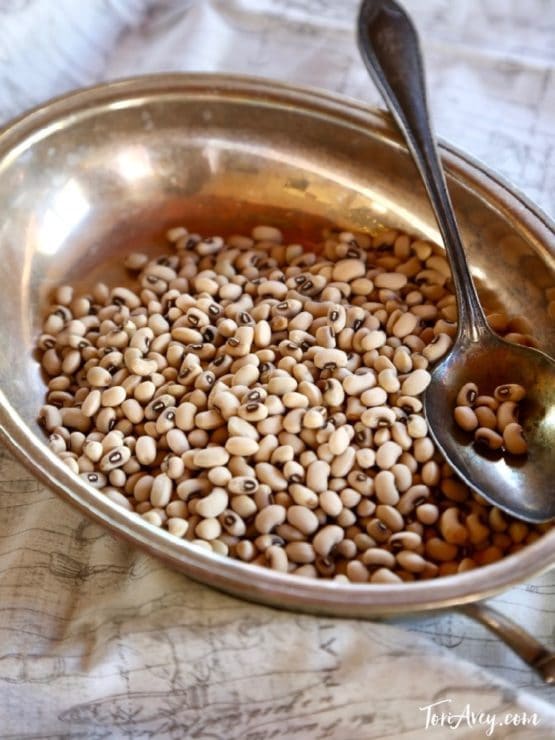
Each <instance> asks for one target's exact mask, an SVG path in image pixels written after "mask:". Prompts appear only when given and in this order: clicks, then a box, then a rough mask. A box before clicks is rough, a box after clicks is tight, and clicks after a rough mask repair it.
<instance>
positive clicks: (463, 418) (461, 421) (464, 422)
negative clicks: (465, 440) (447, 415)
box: [453, 405, 479, 432]
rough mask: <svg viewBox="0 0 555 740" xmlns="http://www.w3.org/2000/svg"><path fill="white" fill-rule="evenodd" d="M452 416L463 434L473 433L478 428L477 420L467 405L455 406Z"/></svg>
mask: <svg viewBox="0 0 555 740" xmlns="http://www.w3.org/2000/svg"><path fill="white" fill-rule="evenodd" d="M453 416H454V418H455V421H456V423H457V426H459V427H460V428H461V429H463V430H464V431H465V432H473V431H474V430H475V429H477V428H478V423H479V422H478V418H477V416H476V414H475V413H474V411H473V410H472V409H471V408H470V406H469V405H465V406H456V407H455V410H454V412H453Z"/></svg>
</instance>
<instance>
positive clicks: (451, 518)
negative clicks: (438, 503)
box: [439, 506, 468, 545]
mask: <svg viewBox="0 0 555 740" xmlns="http://www.w3.org/2000/svg"><path fill="white" fill-rule="evenodd" d="M459 515H460V512H459V509H458V508H457V507H455V506H450V507H449V508H448V509H445V511H444V512H443V513H442V514H441V517H440V519H439V529H440V532H441V536H442V537H443V539H444V540H445V542H449V543H450V544H453V545H464V544H465V543H466V542H467V540H468V530H467V529H466V527H465V526H464V524H461V522H460V521H459Z"/></svg>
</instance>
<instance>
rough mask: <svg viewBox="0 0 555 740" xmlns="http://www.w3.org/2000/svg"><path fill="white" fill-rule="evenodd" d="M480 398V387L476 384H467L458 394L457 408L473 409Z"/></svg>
mask: <svg viewBox="0 0 555 740" xmlns="http://www.w3.org/2000/svg"><path fill="white" fill-rule="evenodd" d="M477 397H478V386H477V385H476V383H465V384H464V385H463V386H462V387H461V388H460V390H459V392H458V393H457V400H456V403H457V406H469V407H473V406H474V403H475V402H476V398H477Z"/></svg>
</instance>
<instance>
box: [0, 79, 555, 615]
mask: <svg viewBox="0 0 555 740" xmlns="http://www.w3.org/2000/svg"><path fill="white" fill-rule="evenodd" d="M172 91H173V92H175V93H179V94H181V95H183V94H187V92H189V93H194V92H196V93H200V92H201V91H204V94H206V95H207V97H209V98H212V99H213V98H214V97H215V96H222V95H223V96H225V97H231V96H233V95H235V96H236V97H237V96H240V97H243V98H247V97H248V98H250V100H260V99H261V96H262V99H263V102H266V103H268V102H271V101H272V100H273V101H275V102H280V101H281V103H282V104H284V103H287V104H288V105H291V104H292V103H293V104H295V108H296V109H297V110H299V111H301V112H303V111H304V112H305V113H312V114H315V113H317V114H320V115H326V116H328V118H329V117H330V116H331V117H332V118H333V119H334V121H335V123H336V124H337V125H340V124H342V125H346V124H348V123H349V122H351V123H353V121H355V122H356V123H357V125H358V126H362V125H363V124H364V123H365V122H366V124H367V125H368V123H369V122H373V125H374V127H375V128H376V127H377V128H381V129H382V130H383V134H384V136H386V137H387V139H388V140H389V141H390V142H395V143H396V145H398V146H399V147H400V148H401V149H404V150H406V147H405V146H404V144H403V142H402V140H401V138H400V135H399V134H398V133H397V132H396V130H395V129H394V127H393V126H392V119H391V118H390V117H389V114H387V113H386V112H385V111H382V110H380V109H377V108H373V107H371V106H366V105H365V104H363V103H361V102H360V101H357V100H354V99H351V98H348V97H346V96H343V95H339V94H335V93H330V92H327V91H324V90H319V89H317V88H314V87H306V86H299V85H289V84H287V83H282V82H277V81H274V80H268V79H264V78H261V77H252V76H243V75H220V74H208V73H172V74H156V75H141V76H136V77H129V78H125V79H119V80H115V81H111V82H108V83H102V84H100V85H93V86H90V87H87V88H82V89H79V90H76V91H71V92H69V93H66V94H64V95H60V96H57V97H56V98H53V99H51V100H49V101H46V102H45V103H41V104H40V105H38V106H35V107H34V108H32V109H31V110H29V111H27V112H26V113H23V114H22V115H21V116H18V117H17V118H15V119H13V120H12V121H10V122H8V123H7V124H6V126H4V127H3V128H0V162H1V160H2V158H3V157H4V156H5V154H6V153H8V152H12V151H13V149H14V146H17V142H19V144H20V145H22V144H23V142H25V141H26V140H27V139H28V138H29V136H31V135H32V134H33V133H35V134H39V132H40V131H41V130H43V129H45V128H47V127H48V123H49V122H50V123H51V122H52V121H53V120H56V119H63V120H66V119H67V118H70V117H71V115H72V114H73V116H75V117H76V118H79V116H80V114H81V115H83V114H85V115H86V114H88V113H90V112H91V111H93V110H97V109H98V108H101V107H102V105H103V104H106V103H107V101H108V100H112V101H113V100H114V99H115V98H116V99H117V98H120V99H121V98H122V96H124V99H126V100H127V99H129V102H130V104H131V101H133V100H135V99H137V98H138V97H139V93H140V92H142V93H143V95H142V98H143V102H145V101H146V99H147V97H150V98H154V97H160V96H164V95H167V94H169V93H171V92H172ZM45 135H48V133H47V132H46V134H45ZM440 151H441V152H442V156H443V158H444V159H445V161H446V169H447V171H448V173H449V175H450V177H451V178H453V179H454V180H455V181H457V182H460V183H462V184H464V185H465V186H466V187H471V188H472V191H473V192H476V193H477V194H478V195H481V196H482V197H484V196H485V195H488V196H489V198H488V202H489V203H490V204H494V205H495V207H496V208H499V209H500V210H501V211H502V212H503V211H505V212H507V213H513V214H515V211H516V216H515V217H516V219H517V220H518V222H519V225H520V226H523V227H525V229H526V231H527V232H528V234H529V236H530V239H531V240H532V239H533V240H537V241H538V242H540V241H541V242H544V243H548V244H549V242H553V249H552V250H550V251H553V252H554V254H555V224H554V223H553V221H552V220H551V219H550V218H549V216H548V215H547V214H546V213H545V212H544V211H542V210H541V209H540V208H538V207H537V206H536V205H534V204H533V203H532V202H531V200H530V199H529V198H528V197H527V196H525V195H524V194H522V193H521V192H520V191H519V190H518V189H517V188H515V187H513V186H512V185H511V184H510V183H509V182H507V181H506V180H505V179H504V178H503V177H501V176H499V175H498V174H496V173H493V172H491V171H490V170H489V168H487V167H486V166H485V165H484V164H483V163H482V162H480V161H479V160H477V159H475V158H473V157H471V156H469V155H467V154H465V153H464V152H461V151H460V150H458V149H457V148H456V147H454V146H452V145H451V144H446V143H444V142H440ZM509 200H512V201H513V202H512V203H509V202H508V201H509ZM0 436H1V437H2V438H3V440H4V442H5V443H6V445H7V447H8V449H9V450H10V451H11V452H12V453H13V454H14V455H15V456H16V457H17V458H18V459H19V460H20V461H21V462H22V463H23V465H24V466H25V467H26V468H27V469H29V470H30V471H31V472H32V473H33V475H35V476H36V477H37V478H39V479H40V480H41V481H42V482H43V483H45V484H46V485H47V486H48V487H49V488H51V489H52V490H54V491H55V492H56V493H57V494H58V495H60V496H61V498H63V499H64V500H65V501H68V502H69V503H71V504H72V505H74V506H75V507H77V508H78V509H79V510H80V511H81V512H82V513H84V514H86V515H87V516H88V517H90V518H92V519H93V520H94V521H96V522H98V523H100V524H102V525H104V526H106V527H108V528H109V529H110V530H112V531H115V532H117V533H118V534H119V535H121V536H123V537H124V538H125V539H126V540H128V541H130V542H131V543H132V544H134V545H135V546H138V547H139V548H140V549H142V550H145V551H147V552H149V553H150V554H152V555H155V556H156V557H158V558H160V559H161V560H162V561H164V562H165V563H166V564H169V565H171V566H172V567H174V568H177V569H178V570H180V571H182V572H184V573H185V574H186V575H188V576H189V577H191V578H193V579H195V580H198V581H201V582H203V583H205V584H207V585H209V586H211V587H214V588H218V589H220V590H223V591H226V592H228V593H231V594H233V595H235V596H239V597H240V598H244V599H247V600H251V601H253V600H254V601H257V602H262V603H266V604H272V605H274V606H282V607H286V608H289V609H295V610H304V611H313V612H319V613H328V614H334V615H337V616H351V617H353V616H354V617H370V616H383V615H386V614H393V613H402V612H414V611H424V610H429V609H439V608H443V607H447V606H452V605H455V604H463V603H465V602H470V601H475V600H477V599H481V598H484V597H486V596H489V595H492V594H494V593H497V592H499V591H501V590H504V589H506V588H509V587H511V586H514V585H516V584H518V583H521V582H522V581H524V580H526V579H527V578H529V577H531V576H533V575H535V574H537V573H539V572H542V571H543V570H546V569H548V568H549V567H551V565H552V564H553V563H554V562H555V529H554V530H552V531H551V532H549V533H547V534H545V535H544V536H542V537H541V538H540V539H539V540H538V541H536V542H535V543H533V544H531V545H528V546H527V547H526V548H524V549H523V550H521V551H519V552H518V553H516V554H514V555H510V556H507V557H505V558H503V559H502V560H500V561H498V562H497V563H493V564H491V565H487V566H482V567H481V568H478V569H476V570H473V571H469V572H466V573H461V574H457V575H454V576H443V577H441V578H438V579H434V580H428V581H420V582H411V583H402V584H399V585H393V584H345V583H340V582H336V581H328V580H323V579H309V578H300V577H298V576H292V575H289V574H282V573H276V572H275V571H272V570H270V569H267V568H261V567H257V566H254V567H253V566H252V565H251V564H249V563H243V562H241V561H239V560H234V559H231V558H228V557H225V556H219V555H216V554H212V553H209V552H207V551H204V550H202V549H200V548H197V547H195V546H194V545H191V544H190V543H188V542H187V541H184V540H179V539H177V538H175V537H173V536H172V535H170V534H169V533H168V532H165V531H162V530H159V529H158V528H155V527H153V526H152V525H150V524H148V523H147V522H146V521H144V520H142V519H141V518H140V517H138V516H137V515H136V514H134V513H133V512H126V511H125V510H123V509H121V508H120V507H118V506H117V505H115V504H112V503H111V502H110V501H109V500H108V499H102V498H101V496H100V494H99V493H97V492H96V491H95V489H93V488H92V487H89V486H88V485H87V484H85V483H84V482H81V481H79V480H76V479H75V477H74V476H73V474H71V473H70V472H69V470H68V469H67V467H66V466H65V465H64V464H63V463H62V462H61V461H60V460H59V459H58V458H57V457H56V456H55V455H54V454H53V453H52V452H50V450H49V449H48V448H47V446H46V444H45V442H44V441H42V440H41V439H40V438H39V437H38V436H37V435H36V434H35V433H34V432H33V431H32V429H31V428H30V427H28V426H27V424H26V423H25V422H24V421H23V420H22V419H21V418H20V417H19V415H18V414H17V412H16V411H15V409H13V407H11V405H10V404H9V403H8V402H7V399H6V397H5V395H4V393H3V392H2V390H1V389H0Z"/></svg>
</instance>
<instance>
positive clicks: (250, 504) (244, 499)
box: [230, 493, 258, 519]
mask: <svg viewBox="0 0 555 740" xmlns="http://www.w3.org/2000/svg"><path fill="white" fill-rule="evenodd" d="M230 507H231V509H233V511H234V512H235V513H236V514H238V515H239V516H240V517H241V518H242V519H248V518H249V517H251V516H253V515H254V514H255V513H256V512H257V511H258V507H257V505H256V502H255V501H254V499H253V498H251V497H250V496H247V495H246V494H244V493H242V494H239V495H238V496H234V497H233V498H232V499H231V502H230Z"/></svg>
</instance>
